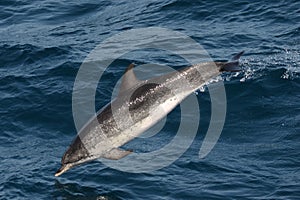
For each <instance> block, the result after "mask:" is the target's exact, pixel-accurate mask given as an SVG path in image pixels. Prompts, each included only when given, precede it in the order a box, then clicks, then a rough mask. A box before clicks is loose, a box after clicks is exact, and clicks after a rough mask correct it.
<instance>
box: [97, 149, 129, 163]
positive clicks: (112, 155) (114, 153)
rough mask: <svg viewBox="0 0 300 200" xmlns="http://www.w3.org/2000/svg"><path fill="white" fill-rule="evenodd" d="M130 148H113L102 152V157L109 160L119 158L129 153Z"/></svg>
mask: <svg viewBox="0 0 300 200" xmlns="http://www.w3.org/2000/svg"><path fill="white" fill-rule="evenodd" d="M131 153H132V151H131V150H123V149H120V148H114V149H112V150H110V151H109V152H107V153H106V154H104V156H103V158H106V159H110V160H119V159H121V158H124V157H125V156H127V155H129V154H131Z"/></svg>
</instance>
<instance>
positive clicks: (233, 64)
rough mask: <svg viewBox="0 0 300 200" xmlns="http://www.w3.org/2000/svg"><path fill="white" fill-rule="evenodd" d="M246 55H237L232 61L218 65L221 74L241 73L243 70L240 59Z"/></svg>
mask: <svg viewBox="0 0 300 200" xmlns="http://www.w3.org/2000/svg"><path fill="white" fill-rule="evenodd" d="M243 54H244V51H241V52H240V53H238V54H236V55H235V56H233V57H232V58H231V60H230V61H228V62H225V63H218V65H219V71H220V72H239V71H241V68H240V67H239V59H240V57H241V56H242V55H243Z"/></svg>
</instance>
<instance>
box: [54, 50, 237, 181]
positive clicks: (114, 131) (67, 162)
mask: <svg viewBox="0 0 300 200" xmlns="http://www.w3.org/2000/svg"><path fill="white" fill-rule="evenodd" d="M242 54H243V52H240V53H238V54H236V55H235V56H234V57H233V58H232V60H230V61H228V62H204V63H201V64H196V65H192V66H190V67H185V68H183V69H181V70H179V71H175V72H172V73H169V74H166V75H163V76H159V77H155V78H152V79H149V80H138V79H137V78H136V76H135V73H134V70H133V68H134V65H133V64H131V65H129V67H128V68H127V69H126V71H125V73H124V75H123V78H122V83H121V86H120V90H119V94H118V95H117V97H116V98H115V99H114V100H113V101H112V102H110V103H109V104H107V105H106V106H104V107H103V108H102V109H100V110H99V111H98V112H97V113H96V115H95V117H94V118H92V119H91V120H89V121H88V122H87V123H86V124H85V125H84V126H83V128H82V129H81V130H80V131H79V133H78V135H77V137H76V138H75V139H74V140H73V142H72V143H71V145H70V146H69V148H68V149H67V150H66V152H65V154H64V156H63V158H62V160H61V168H60V169H59V170H58V171H57V172H56V173H55V176H59V175H61V174H62V173H64V172H66V171H67V170H69V169H70V168H71V167H74V166H76V165H79V164H82V163H85V162H87V161H91V160H94V159H97V158H106V159H111V160H118V159H121V158H123V157H125V156H127V155H128V154H130V153H131V152H132V151H129V150H123V149H121V148H120V146H122V145H124V144H126V143H127V142H129V141H130V140H132V139H134V138H135V137H137V136H139V135H140V134H142V133H143V132H144V131H146V130H147V129H149V128H150V127H152V126H153V125H154V124H156V123H157V122H158V121H159V120H161V119H162V118H164V117H165V116H166V115H167V114H168V113H169V112H171V111H172V110H173V109H174V108H175V107H176V106H177V105H178V104H180V103H181V101H182V100H183V99H185V98H186V97H187V96H188V95H190V94H191V93H193V92H194V91H196V90H197V89H199V88H200V87H202V86H203V85H205V84H206V83H207V82H208V81H209V80H211V79H212V78H214V77H216V76H218V75H219V73H221V72H224V71H228V72H237V71H240V68H239V58H240V56H241V55H242Z"/></svg>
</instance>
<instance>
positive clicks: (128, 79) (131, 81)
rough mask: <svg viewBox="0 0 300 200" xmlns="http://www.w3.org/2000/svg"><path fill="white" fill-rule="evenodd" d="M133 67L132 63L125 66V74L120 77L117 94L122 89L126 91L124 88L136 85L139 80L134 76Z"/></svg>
mask: <svg viewBox="0 0 300 200" xmlns="http://www.w3.org/2000/svg"><path fill="white" fill-rule="evenodd" d="M133 68H134V64H133V63H131V64H130V65H129V66H128V67H127V69H126V71H125V74H124V75H123V78H122V82H121V85H120V90H119V94H120V93H121V92H123V91H126V90H128V89H130V88H132V87H134V86H136V85H137V84H138V83H139V82H140V80H138V79H137V78H136V76H135V73H134V71H133Z"/></svg>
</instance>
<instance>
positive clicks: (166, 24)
mask: <svg viewBox="0 0 300 200" xmlns="http://www.w3.org/2000/svg"><path fill="white" fill-rule="evenodd" d="M0 10H1V12H0V113H1V114H0V117H1V120H0V123H1V124H0V130H1V132H0V163H1V164H0V175H1V176H0V177H1V178H0V199H299V198H300V161H299V155H300V154H299V152H300V143H299V140H300V90H299V88H300V66H299V65H300V24H299V21H300V2H299V1H296V0H287V1H268V0H267V1H244V0H243V1H240V0H230V1H215V0H213V1H188V0H164V1H136V2H134V1H132V2H130V1H123V0H121V1H91V0H76V1H72V2H70V1H58V0H43V1H30V0H27V1H25V0H15V1H11V0H2V1H1V2H0ZM149 27H161V28H166V29H168V30H172V31H179V32H180V33H182V34H185V35H187V36H189V37H190V38H192V39H193V40H195V41H196V42H198V43H199V44H201V45H202V47H203V48H205V50H206V51H207V52H208V53H209V55H210V56H211V57H212V58H213V59H214V60H227V59H230V57H231V56H233V55H234V54H235V53H237V52H240V51H242V50H244V51H245V54H244V55H243V56H242V58H241V67H242V69H243V71H242V72H240V73H234V74H223V75H222V76H221V78H222V79H223V81H224V85H225V89H226V99H227V102H226V105H227V114H226V120H225V124H224V128H223V130H222V133H221V136H220V138H219V140H218V142H217V144H216V145H215V147H214V148H213V150H212V151H211V152H210V153H209V154H208V155H207V156H206V157H205V158H202V159H200V158H199V149H200V147H201V144H202V142H203V138H204V137H205V134H206V131H207V129H208V126H209V123H210V117H211V101H210V94H209V91H208V89H207V88H204V90H201V91H198V92H197V93H198V94H197V99H198V101H199V105H200V116H201V118H200V121H199V123H200V126H199V129H198V131H197V135H196V137H195V139H194V140H193V143H192V144H191V146H190V147H189V148H188V150H187V151H185V152H184V154H183V155H182V156H180V157H179V158H178V159H177V160H176V161H175V162H173V163H172V164H170V165H168V166H166V167H164V168H162V169H160V170H156V171H152V172H149V173H129V172H124V171H119V170H116V169H114V168H111V167H107V166H106V165H104V164H103V163H101V162H99V161H93V162H90V163H87V164H84V165H81V166H78V167H75V168H74V169H72V170H70V171H68V172H66V173H65V174H63V175H62V176H61V177H54V173H55V172H56V170H57V169H58V168H59V167H60V160H61V157H62V155H63V153H64V151H65V150H66V148H67V147H68V145H69V144H70V143H71V141H72V140H73V138H74V137H75V136H76V134H77V131H76V128H75V124H74V120H73V115H72V92H73V86H74V83H75V78H76V75H77V72H78V70H79V68H80V66H81V64H82V63H83V62H84V60H85V59H86V58H87V56H88V55H89V53H90V52H91V51H92V50H93V49H94V48H95V47H96V46H97V45H99V44H101V43H103V42H104V41H106V40H107V39H109V38H111V37H113V36H114V35H116V34H121V33H124V32H125V31H128V30H134V29H139V28H149ZM132 38H133V39H134V38H135V35H133V36H132ZM124 40H126V38H125V39H124ZM126 42H128V41H124V43H122V42H121V43H119V46H118V48H122V47H124V46H126V45H127V43H126ZM129 42H131V43H134V42H136V41H134V40H133V41H129ZM172 45H173V46H174V47H175V48H180V47H181V45H182V43H176V42H173V43H172ZM124 48H125V47H124ZM101 56H103V55H101ZM131 62H135V63H137V64H147V63H156V64H162V65H168V66H171V67H173V68H174V69H179V68H180V67H183V66H186V65H187V62H186V60H184V59H182V58H181V57H180V56H178V55H173V54H170V53H166V52H164V53H162V52H160V51H153V50H149V51H147V50H137V51H132V52H129V53H128V54H126V55H124V56H123V57H122V58H119V59H116V60H115V61H114V62H113V63H112V66H111V67H109V68H108V69H107V70H106V71H105V73H104V74H103V76H102V78H101V80H100V82H99V84H98V87H97V92H96V100H95V101H96V106H95V107H96V109H99V108H101V107H102V106H104V105H105V104H107V103H108V102H109V101H110V99H111V94H112V92H113V88H114V87H115V85H116V82H117V81H118V80H119V78H120V77H121V76H122V73H123V71H124V70H125V69H126V67H127V66H128V64H129V63H131ZM148 70H149V73H151V68H148ZM155 73H156V74H154V75H158V74H159V72H158V71H155ZM151 75H152V74H151ZM87 82H88V81H87ZM211 84H212V85H213V84H214V83H211ZM83 100H84V98H83ZM180 114H181V111H180V108H179V107H177V108H176V109H175V110H174V111H173V112H171V113H170V114H169V115H168V117H167V119H166V123H165V126H164V127H163V128H162V130H161V131H160V133H159V134H157V135H156V136H153V137H150V138H138V139H136V140H133V141H132V142H130V143H129V144H127V145H128V146H129V147H130V148H133V150H134V151H135V152H138V153H145V152H148V151H152V150H154V149H159V148H160V147H161V146H162V145H164V144H167V143H168V142H169V141H170V140H171V139H172V138H173V137H174V136H175V134H176V131H177V129H178V126H179V123H180ZM192 122H193V121H192Z"/></svg>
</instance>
